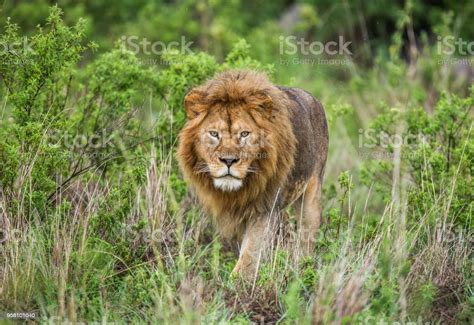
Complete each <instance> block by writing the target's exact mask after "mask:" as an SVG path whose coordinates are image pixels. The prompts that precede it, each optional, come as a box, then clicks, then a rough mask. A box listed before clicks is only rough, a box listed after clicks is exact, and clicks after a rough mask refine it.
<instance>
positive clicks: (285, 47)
mask: <svg viewBox="0 0 474 325" xmlns="http://www.w3.org/2000/svg"><path fill="white" fill-rule="evenodd" d="M351 43H352V42H351V41H346V40H344V37H343V36H339V39H338V41H337V42H336V41H328V42H325V43H323V42H320V41H312V42H310V41H307V40H305V39H304V38H297V37H296V36H280V55H284V54H288V55H292V54H297V53H300V54H303V55H320V54H323V53H324V54H328V55H337V54H339V55H352V52H351V51H350V50H349V45H351Z"/></svg>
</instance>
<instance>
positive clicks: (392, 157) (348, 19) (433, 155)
mask: <svg viewBox="0 0 474 325" xmlns="http://www.w3.org/2000/svg"><path fill="white" fill-rule="evenodd" d="M288 7H289V6H288V4H287V2H284V1H272V2H270V1H242V0H237V1H228V2H225V1H196V2H195V1H188V0H185V1H177V2H176V3H175V2H169V1H166V2H163V3H162V1H157V2H155V1H146V0H139V1H117V2H116V3H115V4H114V5H110V4H108V2H106V1H85V2H74V1H58V6H54V7H50V4H49V2H48V1H25V2H21V3H19V2H18V1H5V3H4V4H3V8H2V11H0V17H2V20H1V21H2V22H5V24H4V26H2V29H1V35H0V81H1V84H0V107H1V108H0V231H1V232H0V252H1V254H0V318H7V315H5V314H4V313H13V312H30V313H31V312H34V313H35V314H36V320H38V321H44V322H47V321H50V322H53V323H56V322H60V321H71V322H76V321H84V322H119V323H126V322H133V323H142V322H148V323H171V324H174V323H177V322H180V323H205V324H207V323H218V322H224V323H227V322H232V323H248V322H257V323H259V322H265V323H273V322H278V321H279V322H282V323H298V324H300V323H302V324H306V323H311V322H313V323H317V324H319V323H320V324H328V323H336V324H354V323H363V324H375V323H380V324H382V323H383V324H385V323H386V324H392V323H394V322H400V323H406V322H418V323H424V322H442V323H449V324H451V323H458V324H462V323H468V322H469V321H471V322H472V318H473V312H472V311H473V308H474V296H473V276H472V270H473V264H472V241H473V232H472V231H473V230H472V229H473V225H474V221H473V218H472V216H473V209H474V204H473V202H474V186H473V183H472V178H473V172H474V169H473V168H474V164H473V161H474V139H473V136H474V135H473V132H474V130H473V106H474V87H472V80H473V79H472V78H473V75H474V73H473V70H472V54H471V55H470V56H462V52H460V51H455V52H454V53H451V52H449V51H445V50H443V48H440V46H439V43H436V40H437V38H436V37H451V36H452V37H455V38H456V39H457V38H461V39H464V40H466V41H473V40H474V28H473V27H472V24H470V22H469V21H468V19H469V18H471V17H472V15H473V11H474V5H473V4H472V2H468V1H465V2H463V1H458V2H456V3H455V4H454V3H453V4H450V5H445V6H444V7H433V8H430V7H429V6H428V5H426V4H423V3H422V2H418V1H408V2H407V3H406V4H405V5H403V6H399V5H395V4H393V3H392V2H391V1H378V2H374V3H373V4H370V5H369V4H366V5H361V4H353V3H352V2H350V3H349V2H341V3H340V4H339V3H337V4H332V2H331V1H319V0H313V1H301V3H300V4H299V5H298V6H296V7H293V8H298V9H297V10H298V12H299V18H298V20H297V21H296V23H295V24H292V23H284V22H282V21H283V19H281V21H280V24H279V22H278V19H279V18H280V17H281V16H282V13H283V12H285V11H286V13H288V12H289V9H288ZM60 8H62V9H60ZM63 10H64V13H63ZM290 10H291V9H290ZM427 13H429V14H427ZM6 17H11V19H7V18H6ZM80 17H84V18H85V19H82V18H80ZM3 18H5V19H3ZM38 24H40V26H37V25H38ZM364 33H367V35H366V36H367V37H369V38H370V40H371V42H365V41H363V40H361V35H362V36H363V35H365V34H364ZM280 35H281V36H280ZM288 35H296V36H297V39H300V38H304V39H308V40H310V41H314V40H318V41H321V42H323V43H324V42H327V41H329V40H337V39H338V36H339V35H344V37H345V38H346V39H347V40H351V41H353V44H352V45H351V47H350V50H351V53H352V54H350V55H347V54H344V53H342V54H341V53H339V54H337V55H335V56H331V55H324V54H322V55H311V54H310V55H304V52H302V51H301V50H304V48H301V49H300V51H297V53H288V52H287V51H286V50H287V48H284V49H282V46H283V45H282V43H281V42H282V41H281V38H284V37H285V36H288ZM133 36H136V37H137V38H136V40H137V41H136V42H135V39H132V38H130V37H133ZM122 37H125V38H122ZM181 37H184V38H185V42H189V41H192V42H194V43H193V45H192V46H191V47H190V48H191V51H186V50H179V49H180V48H179V47H178V48H176V47H174V48H173V49H169V48H168V49H166V50H163V51H161V50H160V51H157V52H156V53H151V54H147V52H146V51H145V48H144V47H143V46H140V48H139V51H138V53H135V51H134V49H135V47H134V45H133V44H139V43H138V42H139V40H143V39H144V38H146V39H148V40H149V41H151V42H157V41H159V42H161V43H159V44H158V45H160V46H161V45H163V44H165V45H166V44H167V45H169V44H170V42H173V41H178V42H180V41H181ZM124 40H125V41H124ZM130 40H132V41H133V43H132V44H131V43H130ZM127 42H129V43H127ZM444 45H446V44H444ZM283 47H284V46H283ZM160 49H163V48H162V47H160ZM326 54H327V53H326ZM305 60H306V61H305ZM308 60H316V61H315V62H311V61H308ZM318 60H320V61H318ZM462 60H467V61H464V62H470V64H468V65H465V64H464V65H462V64H460V63H461V62H463V61H462ZM466 66H467V68H466ZM229 68H252V69H258V70H263V71H265V72H267V73H268V74H269V76H270V77H271V79H272V80H273V81H275V83H277V84H281V85H289V86H296V87H301V88H304V89H306V90H308V91H309V92H311V93H313V94H314V95H315V96H316V97H318V98H319V99H320V100H321V102H322V103H323V104H324V105H325V107H326V110H327V115H328V120H329V124H330V153H329V158H328V163H327V168H326V180H325V184H324V204H323V206H324V223H323V225H322V227H321V231H320V234H319V236H318V242H317V245H316V247H315V250H314V252H315V253H314V257H313V258H305V259H299V258H298V257H297V256H293V254H292V252H293V251H294V248H293V247H292V246H291V245H292V243H291V242H286V241H285V240H284V239H283V238H279V241H278V242H279V243H281V245H279V246H278V247H277V248H275V250H274V252H273V253H272V258H271V260H270V261H268V262H267V263H265V264H264V265H262V266H261V268H260V272H259V277H258V279H257V281H255V283H245V282H243V281H241V279H236V278H233V277H231V276H230V272H231V270H232V268H233V266H234V264H235V262H236V255H235V252H234V251H233V250H232V249H231V248H230V247H228V245H227V243H225V242H223V241H221V240H220V239H219V238H218V237H216V235H215V233H214V231H213V230H212V227H210V226H209V225H210V221H209V220H208V219H207V218H206V216H204V215H203V213H202V212H201V211H200V210H199V208H198V206H197V205H195V204H193V202H192V199H190V197H189V196H188V194H187V189H186V185H185V183H184V181H183V179H182V176H181V174H180V172H179V170H178V168H177V164H176V157H175V148H176V141H177V134H178V132H179V130H180V128H181V126H182V125H183V123H184V120H185V114H184V110H183V107H182V101H183V97H184V95H185V93H186V92H187V91H188V90H189V89H190V88H192V87H193V86H195V85H198V84H200V83H201V82H203V81H204V80H206V79H207V78H209V77H211V76H212V75H214V74H215V73H216V72H218V71H222V70H225V69H229ZM466 74H467V75H466ZM289 213H290V215H291V214H292V213H293V212H292V211H289ZM290 228H291V227H290Z"/></svg>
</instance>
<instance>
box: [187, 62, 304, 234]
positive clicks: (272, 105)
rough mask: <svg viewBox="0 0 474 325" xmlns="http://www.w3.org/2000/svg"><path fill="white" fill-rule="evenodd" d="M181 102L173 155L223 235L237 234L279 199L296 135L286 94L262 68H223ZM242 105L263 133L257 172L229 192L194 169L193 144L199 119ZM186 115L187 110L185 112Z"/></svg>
mask: <svg viewBox="0 0 474 325" xmlns="http://www.w3.org/2000/svg"><path fill="white" fill-rule="evenodd" d="M185 104H186V105H188V106H189V104H193V105H192V107H193V109H192V111H191V112H190V113H189V114H196V116H198V117H197V118H192V119H189V120H188V122H187V123H186V125H185V127H184V128H183V130H182V131H181V134H180V144H179V148H178V159H179V162H180V167H181V169H182V170H183V173H184V176H185V177H186V179H187V180H188V181H189V182H190V183H191V184H192V186H193V187H194V189H195V192H196V194H197V196H198V198H199V200H200V202H201V204H202V205H203V207H204V208H205V210H207V211H208V212H209V213H210V214H211V215H212V216H213V218H214V221H215V223H216V225H217V228H218V230H219V231H220V233H221V234H222V235H223V236H225V237H237V238H241V236H242V233H243V231H244V229H245V226H246V224H247V223H248V222H249V221H250V220H251V218H253V217H256V216H258V215H261V214H262V213H265V211H270V210H271V209H272V207H273V205H274V204H276V202H277V200H278V199H279V197H278V193H279V189H280V187H281V186H282V185H283V184H284V183H285V182H286V180H287V178H288V175H289V173H290V170H291V168H292V167H293V165H294V156H295V150H296V149H295V148H296V139H295V136H294V133H293V129H292V124H291V122H290V117H291V116H290V115H291V113H290V112H289V110H288V108H287V107H288V106H289V105H288V97H287V96H286V94H285V93H284V92H282V91H280V90H279V89H278V88H277V87H275V86H274V85H273V84H272V83H271V82H270V81H269V80H268V79H267V77H266V76H265V75H264V74H263V73H259V72H255V71H248V70H245V71H227V72H223V73H221V74H219V75H217V76H216V77H215V78H213V79H211V80H209V81H208V82H207V83H205V84H204V85H202V86H200V87H198V88H195V89H194V90H192V91H191V92H190V93H189V94H188V95H187V96H186V99H185ZM236 106H238V107H239V109H242V110H248V112H249V114H250V115H251V116H252V118H253V119H254V121H255V123H256V124H257V125H258V126H259V128H260V129H261V130H262V131H263V132H264V133H265V139H266V143H265V145H264V146H262V148H261V154H262V157H263V158H261V159H257V160H256V161H255V164H257V167H258V170H259V173H256V174H252V175H249V176H248V177H246V178H245V183H244V186H243V187H242V188H241V189H239V190H238V191H235V192H223V191H220V190H218V189H216V188H215V187H214V186H213V184H212V180H211V177H210V176H209V175H207V174H205V173H197V172H196V165H197V164H198V163H199V159H198V157H197V156H196V150H195V148H196V144H197V141H199V130H200V126H201V123H202V121H204V119H206V118H208V117H209V116H212V115H213V114H216V112H217V111H218V110H222V109H224V110H227V111H228V114H230V115H231V118H232V114H234V113H233V112H234V110H229V109H228V108H230V107H236ZM188 117H189V115H188Z"/></svg>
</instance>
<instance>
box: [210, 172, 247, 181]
mask: <svg viewBox="0 0 474 325" xmlns="http://www.w3.org/2000/svg"><path fill="white" fill-rule="evenodd" d="M214 178H216V179H226V178H228V179H239V180H240V179H241V178H240V177H237V176H234V175H232V174H231V173H228V174H225V175H222V176H219V177H214Z"/></svg>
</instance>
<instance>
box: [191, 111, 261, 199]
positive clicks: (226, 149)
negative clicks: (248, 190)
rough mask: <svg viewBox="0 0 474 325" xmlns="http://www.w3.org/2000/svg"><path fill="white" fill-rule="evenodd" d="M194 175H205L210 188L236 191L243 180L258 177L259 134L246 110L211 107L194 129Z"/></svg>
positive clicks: (259, 131) (256, 126) (253, 120)
mask: <svg viewBox="0 0 474 325" xmlns="http://www.w3.org/2000/svg"><path fill="white" fill-rule="evenodd" d="M197 131H198V133H199V137H198V141H197V142H196V143H195V150H196V154H197V156H198V161H199V162H198V163H197V164H196V170H195V172H197V173H208V174H209V176H210V177H212V181H213V184H214V187H216V188H217V189H219V190H222V191H237V190H239V189H240V188H241V187H242V186H243V184H244V180H245V178H246V177H249V174H251V173H258V170H257V166H256V165H255V164H254V161H255V160H256V159H260V158H261V157H260V155H261V149H262V146H263V143H264V142H263V139H262V137H263V134H262V131H261V130H260V129H259V127H258V125H257V124H256V123H255V119H254V118H253V117H252V116H251V115H250V113H249V110H248V108H246V107H240V106H233V107H231V108H228V107H219V106H216V107H213V108H211V109H210V112H209V113H208V115H207V116H206V117H205V118H204V120H203V121H202V122H201V124H200V127H199V128H198V130H197Z"/></svg>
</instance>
